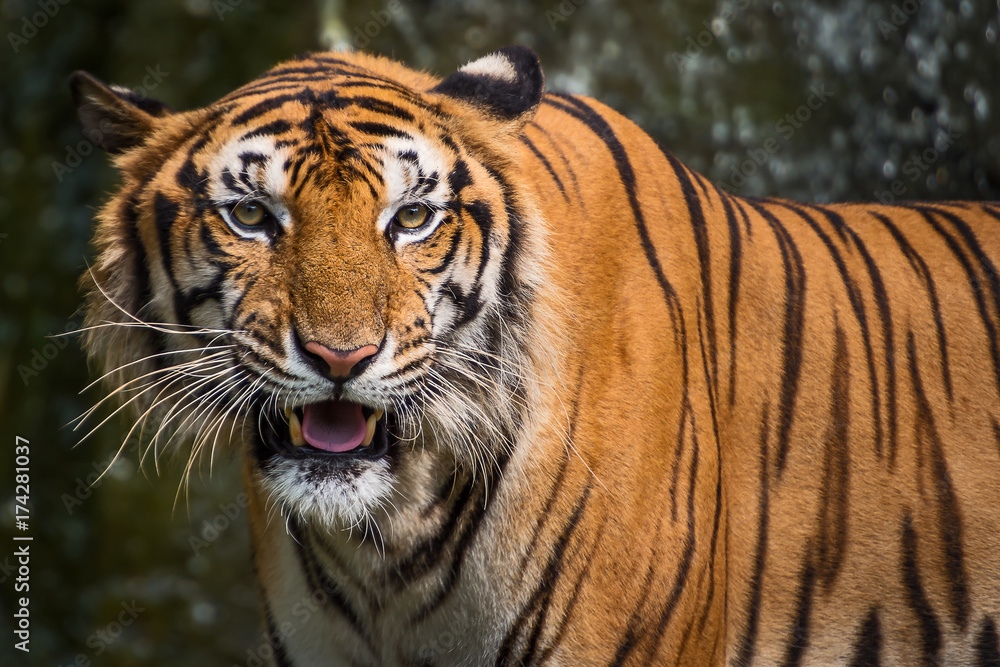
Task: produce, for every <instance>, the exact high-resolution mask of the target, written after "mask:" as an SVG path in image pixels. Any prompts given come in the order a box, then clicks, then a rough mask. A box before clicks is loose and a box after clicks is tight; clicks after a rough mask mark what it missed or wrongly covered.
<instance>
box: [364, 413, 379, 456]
mask: <svg viewBox="0 0 1000 667" xmlns="http://www.w3.org/2000/svg"><path fill="white" fill-rule="evenodd" d="M377 415H378V412H373V413H372V414H371V416H369V417H368V421H367V422H365V439H364V440H362V441H361V446H362V447H367V446H368V445H370V444H372V438H373V437H375V422H377V421H378V416H377Z"/></svg>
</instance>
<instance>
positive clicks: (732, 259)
mask: <svg viewBox="0 0 1000 667" xmlns="http://www.w3.org/2000/svg"><path fill="white" fill-rule="evenodd" d="M721 196H722V207H723V210H724V211H725V213H726V225H727V226H728V228H729V299H728V305H729V312H728V316H729V322H728V327H729V407H733V406H734V405H735V403H736V307H737V305H738V304H739V301H740V280H742V276H741V271H742V261H743V247H742V239H741V236H740V225H739V223H738V222H737V221H736V215H735V213H734V209H733V205H732V203H731V201H730V197H729V196H728V195H721Z"/></svg>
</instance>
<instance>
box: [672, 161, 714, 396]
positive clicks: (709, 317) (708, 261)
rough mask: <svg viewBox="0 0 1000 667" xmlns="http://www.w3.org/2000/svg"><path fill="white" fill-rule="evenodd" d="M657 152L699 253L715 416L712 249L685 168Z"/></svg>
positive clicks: (700, 210) (701, 212) (697, 201)
mask: <svg viewBox="0 0 1000 667" xmlns="http://www.w3.org/2000/svg"><path fill="white" fill-rule="evenodd" d="M660 152H661V153H663V157H664V158H666V160H667V162H668V163H670V168H671V169H673V170H674V176H675V177H676V178H677V181H678V182H679V183H680V188H681V192H683V193H684V202H685V204H686V205H687V209H688V219H689V221H690V224H691V230H692V232H693V233H694V238H695V245H696V247H697V249H698V267H699V270H700V275H701V294H702V303H703V304H704V309H705V331H706V333H707V336H708V350H709V358H710V360H711V369H712V372H711V374H710V375H709V384H710V392H711V395H710V396H709V398H710V399H712V403H713V406H712V409H713V412H714V410H715V406H714V403H715V400H714V398H715V397H716V396H718V394H719V367H718V347H717V345H716V341H715V308H714V306H713V303H714V300H713V298H712V254H711V246H710V245H709V242H708V227H707V225H706V224H705V214H704V211H702V208H701V200H700V199H699V197H698V193H697V192H696V191H695V189H694V187H693V186H692V184H691V178H690V177H689V176H688V174H687V170H686V169H685V168H684V165H682V164H681V163H680V162H678V160H677V158H675V157H674V156H673V154H671V153H670V152H669V151H667V150H664V149H663V148H662V147H660ZM706 194H707V193H706Z"/></svg>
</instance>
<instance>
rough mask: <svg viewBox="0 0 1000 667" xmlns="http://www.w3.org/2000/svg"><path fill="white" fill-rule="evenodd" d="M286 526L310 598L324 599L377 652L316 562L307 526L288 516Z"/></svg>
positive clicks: (349, 607)
mask: <svg viewBox="0 0 1000 667" xmlns="http://www.w3.org/2000/svg"><path fill="white" fill-rule="evenodd" d="M286 524H287V527H288V534H289V536H290V537H291V538H292V542H293V543H294V545H295V552H296V554H297V555H298V557H299V563H300V564H301V566H302V572H303V574H304V575H305V578H306V583H307V584H308V586H309V593H310V596H311V597H312V599H314V600H317V599H320V600H325V601H326V602H327V603H329V605H331V606H332V608H333V609H334V610H335V611H337V612H338V613H339V615H340V616H342V617H343V618H344V619H345V620H346V621H347V622H348V624H349V625H350V626H351V630H353V631H354V633H355V634H357V635H358V636H359V637H360V638H362V639H363V640H365V643H366V644H367V645H368V647H369V649H371V650H372V652H373V653H376V654H377V651H375V650H374V646H372V644H371V640H370V639H369V637H368V635H367V633H366V632H365V630H364V627H363V626H362V624H361V619H360V618H359V617H358V613H357V612H356V611H355V610H354V608H353V607H352V606H351V604H350V602H348V600H347V598H346V597H345V596H344V594H343V593H342V592H341V590H340V588H339V587H338V586H337V585H336V583H334V582H333V581H332V580H331V579H330V578H329V577H328V576H327V575H326V573H325V572H323V568H322V567H321V566H320V564H319V563H318V562H316V557H315V556H314V555H313V554H312V552H311V551H310V548H309V546H308V545H311V540H310V536H309V534H308V528H307V527H305V526H303V525H301V524H300V523H299V522H298V520H296V519H295V518H289V519H288V520H287V522H286Z"/></svg>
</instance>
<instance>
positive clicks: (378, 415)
mask: <svg viewBox="0 0 1000 667" xmlns="http://www.w3.org/2000/svg"><path fill="white" fill-rule="evenodd" d="M384 414H385V410H376V411H375V412H374V413H372V416H373V417H375V421H378V420H379V419H382V415H384Z"/></svg>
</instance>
